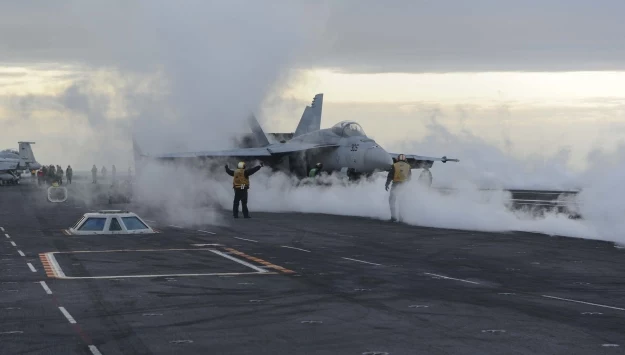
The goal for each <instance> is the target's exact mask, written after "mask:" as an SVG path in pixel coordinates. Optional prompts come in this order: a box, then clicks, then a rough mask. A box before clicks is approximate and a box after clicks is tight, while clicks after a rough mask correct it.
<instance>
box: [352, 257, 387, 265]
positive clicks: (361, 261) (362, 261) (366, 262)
mask: <svg viewBox="0 0 625 355" xmlns="http://www.w3.org/2000/svg"><path fill="white" fill-rule="evenodd" d="M342 259H347V260H352V261H358V262H360V263H365V264H371V265H377V266H383V265H382V264H376V263H371V262H368V261H364V260H358V259H352V258H342Z"/></svg>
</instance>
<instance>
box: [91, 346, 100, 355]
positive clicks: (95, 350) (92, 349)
mask: <svg viewBox="0 0 625 355" xmlns="http://www.w3.org/2000/svg"><path fill="white" fill-rule="evenodd" d="M89 350H91V353H92V354H93V355H102V353H101V352H100V350H98V348H96V347H95V345H89Z"/></svg>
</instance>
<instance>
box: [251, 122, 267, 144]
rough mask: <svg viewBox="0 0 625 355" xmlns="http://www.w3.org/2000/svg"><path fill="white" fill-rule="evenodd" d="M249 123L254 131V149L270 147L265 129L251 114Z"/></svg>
mask: <svg viewBox="0 0 625 355" xmlns="http://www.w3.org/2000/svg"><path fill="white" fill-rule="evenodd" d="M248 123H249V124H250V128H251V129H252V133H253V134H254V147H264V146H267V145H269V139H267V136H266V135H265V132H264V131H263V128H262V127H261V126H260V123H258V120H257V119H256V116H254V114H251V115H250V117H249V118H248Z"/></svg>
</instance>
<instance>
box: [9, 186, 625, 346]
mask: <svg viewBox="0 0 625 355" xmlns="http://www.w3.org/2000/svg"><path fill="white" fill-rule="evenodd" d="M45 201H46V200H45V190H43V189H38V188H37V187H35V186H32V185H30V186H29V185H22V186H13V187H6V188H3V189H0V232H1V233H0V237H1V240H2V243H1V244H0V267H1V269H0V283H1V284H0V320H1V321H0V354H3V355H4V354H103V355H110V354H255V355H257V354H356V355H360V354H393V355H396V354H567V355H569V354H623V353H625V335H624V330H625V283H624V282H623V280H624V277H625V262H623V257H624V255H625V254H624V253H625V250H623V249H618V248H615V247H614V245H613V243H608V242H601V241H593V240H583V239H574V238H560V237H548V236H545V235H538V234H531V233H483V232H474V231H462V230H445V229H434V228H421V227H414V226H407V225H403V224H396V223H390V222H383V221H379V220H372V219H366V218H356V217H345V216H331V215H320V214H272V213H258V212H254V211H253V209H252V217H253V219H250V220H246V219H238V220H233V219H232V218H231V217H230V214H229V212H227V211H224V221H225V225H224V226H211V225H199V226H193V227H192V228H183V227H184V226H176V225H170V224H169V223H168V222H167V221H165V220H160V219H159V217H158V216H150V215H145V214H140V216H141V217H143V218H144V219H147V220H149V221H148V222H151V225H152V226H153V227H155V228H157V229H158V230H159V231H160V233H157V234H152V235H125V236H124V235H116V236H110V235H101V236H97V235H96V236H71V235H66V234H65V233H64V232H63V230H64V229H65V228H68V227H70V226H71V225H72V224H73V223H74V222H76V221H77V220H78V218H79V217H80V216H81V215H82V214H83V213H85V212H89V211H92V210H97V209H100V208H101V209H110V206H108V205H102V206H90V207H86V206H84V205H82V204H79V203H78V202H76V201H74V200H73V199H71V198H70V199H69V200H68V201H66V202H64V203H61V204H52V203H47V202H45ZM124 206H126V205H124ZM250 207H251V208H252V206H250ZM128 209H129V210H131V211H134V209H133V208H132V207H128ZM136 212H139V211H136ZM50 255H53V256H54V258H50ZM52 260H53V262H52Z"/></svg>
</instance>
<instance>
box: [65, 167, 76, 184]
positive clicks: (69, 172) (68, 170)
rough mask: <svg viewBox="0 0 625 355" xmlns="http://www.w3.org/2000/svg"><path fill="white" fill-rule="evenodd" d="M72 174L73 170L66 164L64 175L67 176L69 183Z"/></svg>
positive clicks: (69, 182)
mask: <svg viewBox="0 0 625 355" xmlns="http://www.w3.org/2000/svg"><path fill="white" fill-rule="evenodd" d="M73 175H74V171H73V170H72V167H71V166H69V165H68V166H67V170H65V176H67V183H68V184H71V183H72V176H73Z"/></svg>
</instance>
